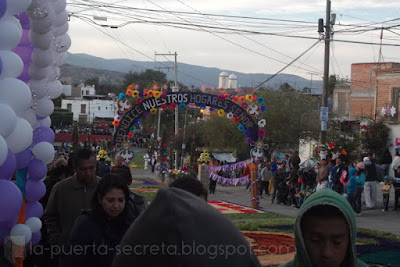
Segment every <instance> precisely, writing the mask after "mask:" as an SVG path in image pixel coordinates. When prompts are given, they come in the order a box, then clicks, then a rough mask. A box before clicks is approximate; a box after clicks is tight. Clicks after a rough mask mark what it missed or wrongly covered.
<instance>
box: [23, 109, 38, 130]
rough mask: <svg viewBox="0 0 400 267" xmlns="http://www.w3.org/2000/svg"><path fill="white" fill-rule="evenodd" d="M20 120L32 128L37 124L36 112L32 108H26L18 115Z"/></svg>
mask: <svg viewBox="0 0 400 267" xmlns="http://www.w3.org/2000/svg"><path fill="white" fill-rule="evenodd" d="M20 117H21V118H23V119H25V120H26V121H27V122H29V124H30V125H31V126H32V127H33V125H35V124H36V123H37V119H36V112H35V110H34V109H32V108H28V109H27V110H25V112H23V113H22V114H21V115H20Z"/></svg>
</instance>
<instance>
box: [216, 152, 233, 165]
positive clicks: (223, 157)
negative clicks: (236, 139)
mask: <svg viewBox="0 0 400 267" xmlns="http://www.w3.org/2000/svg"><path fill="white" fill-rule="evenodd" d="M212 155H213V156H214V158H215V159H216V160H219V161H220V162H223V161H226V162H228V163H234V162H236V158H235V157H234V156H233V155H232V153H212Z"/></svg>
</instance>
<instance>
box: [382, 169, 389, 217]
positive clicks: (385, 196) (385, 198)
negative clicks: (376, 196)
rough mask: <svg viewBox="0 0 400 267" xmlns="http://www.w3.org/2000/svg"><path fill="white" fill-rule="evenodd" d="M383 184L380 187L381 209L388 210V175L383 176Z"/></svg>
mask: <svg viewBox="0 0 400 267" xmlns="http://www.w3.org/2000/svg"><path fill="white" fill-rule="evenodd" d="M383 182H384V185H383V187H382V196H383V210H382V211H389V196H390V183H389V182H390V181H389V176H385V177H384V178H383Z"/></svg>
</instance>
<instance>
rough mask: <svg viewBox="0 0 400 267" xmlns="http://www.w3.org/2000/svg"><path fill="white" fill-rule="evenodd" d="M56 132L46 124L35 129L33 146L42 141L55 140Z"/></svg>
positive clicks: (50, 141) (51, 141)
mask: <svg viewBox="0 0 400 267" xmlns="http://www.w3.org/2000/svg"><path fill="white" fill-rule="evenodd" d="M54 137H55V135H54V132H53V130H52V129H50V128H49V127H46V126H40V127H38V128H36V129H35V130H34V131H33V138H32V140H33V141H32V147H33V146H34V145H36V144H37V143H40V142H49V143H53V142H54Z"/></svg>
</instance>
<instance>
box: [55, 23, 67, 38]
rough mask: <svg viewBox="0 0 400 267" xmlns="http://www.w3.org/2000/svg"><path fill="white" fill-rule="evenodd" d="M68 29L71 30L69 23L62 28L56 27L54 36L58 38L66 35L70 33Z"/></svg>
mask: <svg viewBox="0 0 400 267" xmlns="http://www.w3.org/2000/svg"><path fill="white" fill-rule="evenodd" d="M68 29H69V23H68V22H66V23H64V24H63V25H61V26H60V27H55V28H53V33H54V36H56V37H58V36H61V35H64V34H66V33H67V32H68Z"/></svg>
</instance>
